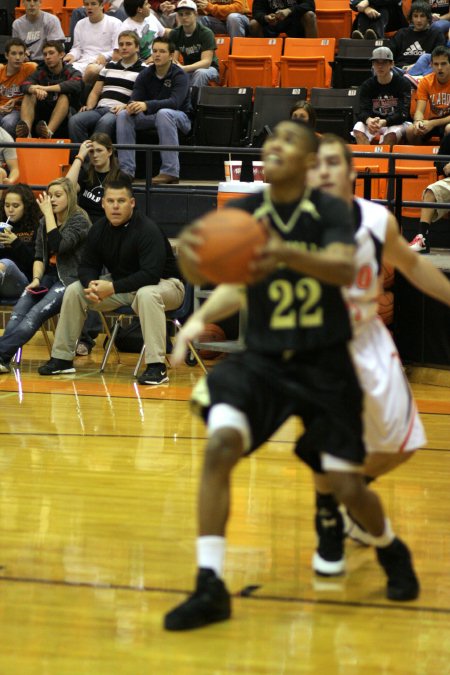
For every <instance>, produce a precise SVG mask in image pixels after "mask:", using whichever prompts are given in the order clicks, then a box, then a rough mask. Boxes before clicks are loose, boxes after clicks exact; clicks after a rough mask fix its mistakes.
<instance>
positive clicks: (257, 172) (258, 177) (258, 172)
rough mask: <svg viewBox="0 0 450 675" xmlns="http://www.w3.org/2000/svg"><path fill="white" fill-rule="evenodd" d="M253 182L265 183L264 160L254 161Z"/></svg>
mask: <svg viewBox="0 0 450 675" xmlns="http://www.w3.org/2000/svg"><path fill="white" fill-rule="evenodd" d="M252 166H253V182H254V183H264V162H252Z"/></svg>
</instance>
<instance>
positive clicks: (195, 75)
mask: <svg viewBox="0 0 450 675" xmlns="http://www.w3.org/2000/svg"><path fill="white" fill-rule="evenodd" d="M175 11H176V13H177V15H178V19H179V22H180V25H179V26H178V27H177V28H174V29H173V30H172V32H171V33H170V41H171V42H173V44H174V45H175V54H174V59H173V60H174V63H176V64H177V65H178V66H179V67H180V68H182V69H183V70H184V72H185V73H187V74H188V75H189V79H190V83H191V85H192V86H195V87H206V86H207V84H208V83H209V82H218V81H219V61H218V59H217V56H216V53H215V52H216V48H217V45H216V38H215V37H214V33H213V32H212V30H211V29H210V28H207V27H206V26H203V24H201V23H199V21H198V16H197V5H196V4H195V2H194V0H180V2H179V3H178V5H177V8H176V10H175ZM180 55H181V57H182V60H183V63H180V62H179V57H180Z"/></svg>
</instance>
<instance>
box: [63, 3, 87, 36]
mask: <svg viewBox="0 0 450 675" xmlns="http://www.w3.org/2000/svg"><path fill="white" fill-rule="evenodd" d="M82 6H83V3H80V0H65V2H64V7H63V8H62V10H61V26H62V29H63V31H64V35H69V32H70V19H71V17H72V12H73V10H74V9H78V7H82Z"/></svg>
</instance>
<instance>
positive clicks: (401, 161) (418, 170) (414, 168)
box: [392, 145, 439, 218]
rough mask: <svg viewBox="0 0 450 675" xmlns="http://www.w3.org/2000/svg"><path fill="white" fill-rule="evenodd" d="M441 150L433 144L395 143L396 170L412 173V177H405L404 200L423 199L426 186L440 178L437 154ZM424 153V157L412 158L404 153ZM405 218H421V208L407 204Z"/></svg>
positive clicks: (404, 212) (393, 149) (403, 214)
mask: <svg viewBox="0 0 450 675" xmlns="http://www.w3.org/2000/svg"><path fill="white" fill-rule="evenodd" d="M438 151H439V147H438V146H433V145H394V146H393V148H392V152H393V153H394V154H395V155H396V158H395V172H396V173H402V174H410V175H411V178H403V181H402V201H404V202H407V201H421V200H422V194H423V191H424V190H425V188H426V187H427V186H428V185H430V184H431V183H434V182H435V181H437V179H438V175H437V171H436V167H435V166H434V161H435V156H436V155H437V153H438ZM405 154H411V155H424V156H425V157H424V159H423V160H421V159H410V158H408V157H403V156H402V155H405ZM402 216H403V217H405V218H419V216H420V208H418V207H417V208H416V207H412V206H405V207H403V208H402Z"/></svg>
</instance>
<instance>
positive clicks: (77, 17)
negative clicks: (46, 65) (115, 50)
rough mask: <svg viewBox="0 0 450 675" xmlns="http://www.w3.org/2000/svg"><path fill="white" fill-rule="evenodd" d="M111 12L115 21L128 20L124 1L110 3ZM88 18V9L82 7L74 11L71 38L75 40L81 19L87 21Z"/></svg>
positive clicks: (114, 0)
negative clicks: (76, 27) (76, 29)
mask: <svg viewBox="0 0 450 675" xmlns="http://www.w3.org/2000/svg"><path fill="white" fill-rule="evenodd" d="M81 2H82V0H80V5H81ZM109 4H110V7H109V11H108V12H107V14H108V15H109V16H113V17H114V18H115V19H119V21H124V20H125V19H126V18H127V15H126V12H125V10H124V8H123V0H112V2H110V3H109ZM86 17H87V12H86V8H85V7H83V5H81V7H77V8H76V9H74V10H73V12H72V14H71V15H70V27H69V32H70V37H71V38H72V40H73V37H74V34H75V26H76V25H77V23H78V22H79V21H81V19H85V18H86Z"/></svg>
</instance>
